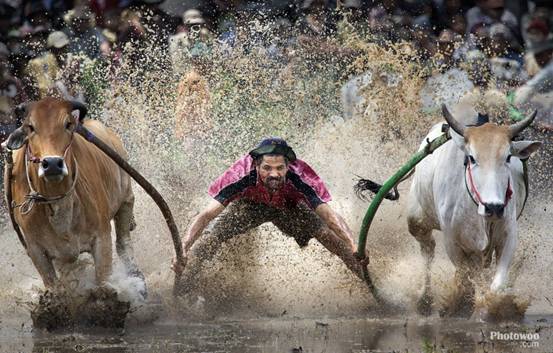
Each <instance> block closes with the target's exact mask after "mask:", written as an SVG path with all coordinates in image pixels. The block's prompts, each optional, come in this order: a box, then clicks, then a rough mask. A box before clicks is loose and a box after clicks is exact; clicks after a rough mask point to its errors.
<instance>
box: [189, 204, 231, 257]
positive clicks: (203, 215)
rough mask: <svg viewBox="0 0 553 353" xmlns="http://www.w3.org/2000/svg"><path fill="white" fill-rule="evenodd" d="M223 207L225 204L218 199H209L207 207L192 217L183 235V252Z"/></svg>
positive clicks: (192, 243)
mask: <svg viewBox="0 0 553 353" xmlns="http://www.w3.org/2000/svg"><path fill="white" fill-rule="evenodd" d="M224 209H225V206H223V205H222V204H221V203H220V202H219V201H217V200H211V202H209V204H208V205H207V207H206V208H205V209H204V210H203V211H202V212H200V214H198V215H197V216H196V218H194V220H193V221H192V224H191V225H190V226H189V227H188V229H187V231H186V235H185V237H184V242H183V248H184V252H185V253H187V252H188V250H190V248H191V247H192V245H194V243H195V242H196V240H198V238H199V237H200V235H201V234H202V233H203V231H204V229H205V227H207V225H208V224H209V222H211V221H212V220H213V219H214V218H215V217H217V216H218V215H219V214H220V213H221V212H222V211H223V210H224Z"/></svg>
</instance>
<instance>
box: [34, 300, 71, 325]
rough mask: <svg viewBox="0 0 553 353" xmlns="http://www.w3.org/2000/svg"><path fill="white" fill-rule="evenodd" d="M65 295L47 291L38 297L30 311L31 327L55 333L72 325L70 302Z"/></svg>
mask: <svg viewBox="0 0 553 353" xmlns="http://www.w3.org/2000/svg"><path fill="white" fill-rule="evenodd" d="M67 298H68V297H67V296H66V295H65V293H56V292H55V291H51V290H47V291H45V292H44V293H42V294H41V295H40V298H39V302H38V304H37V305H36V306H35V307H33V308H32V310H31V319H32V320H33V326H34V327H36V328H40V329H46V330H48V331H55V330H58V329H62V328H67V327H71V326H72V325H73V320H72V319H73V318H72V313H71V310H70V300H68V299H67Z"/></svg>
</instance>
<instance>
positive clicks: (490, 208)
mask: <svg viewBox="0 0 553 353" xmlns="http://www.w3.org/2000/svg"><path fill="white" fill-rule="evenodd" d="M484 207H485V208H486V215H490V216H497V217H503V211H504V210H505V205H503V204H498V203H486V204H484Z"/></svg>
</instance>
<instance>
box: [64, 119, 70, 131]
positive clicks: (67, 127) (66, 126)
mask: <svg viewBox="0 0 553 353" xmlns="http://www.w3.org/2000/svg"><path fill="white" fill-rule="evenodd" d="M65 128H66V129H67V130H69V129H70V128H71V122H70V121H68V122H66V123H65Z"/></svg>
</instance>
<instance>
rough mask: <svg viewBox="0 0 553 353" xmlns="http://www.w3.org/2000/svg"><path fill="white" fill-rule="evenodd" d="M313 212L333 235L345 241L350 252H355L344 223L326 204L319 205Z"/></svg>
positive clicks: (348, 229) (351, 238)
mask: <svg viewBox="0 0 553 353" xmlns="http://www.w3.org/2000/svg"><path fill="white" fill-rule="evenodd" d="M315 212H316V213H317V214H318V215H319V217H321V218H322V220H323V221H324V222H325V223H326V225H328V227H329V228H330V229H331V230H332V231H333V232H334V234H336V235H337V236H338V237H339V238H340V239H341V240H343V241H345V242H346V243H347V244H348V245H349V246H350V247H351V250H352V251H353V252H355V250H356V246H355V243H354V242H353V235H352V232H351V229H350V228H349V226H348V225H347V223H346V221H345V220H344V219H343V218H342V217H341V216H340V215H339V214H337V213H336V212H334V210H333V209H332V208H330V206H329V205H328V204H326V203H322V204H320V205H319V206H318V207H317V208H316V209H315Z"/></svg>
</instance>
